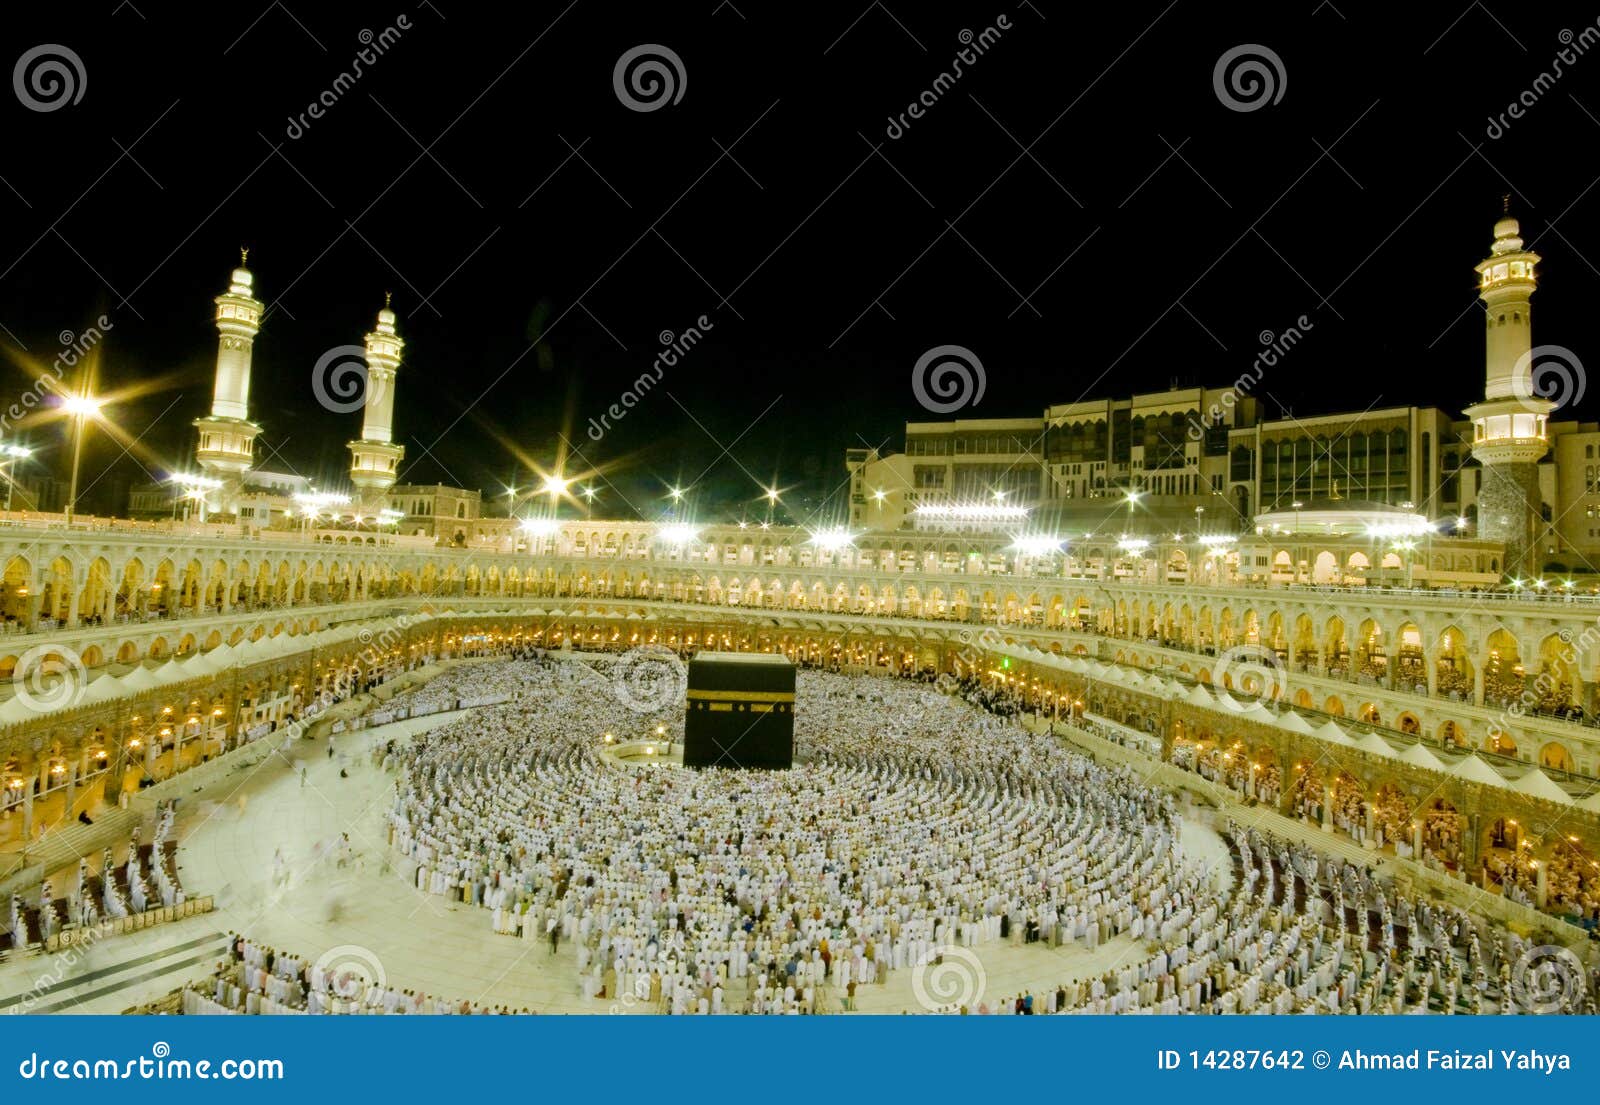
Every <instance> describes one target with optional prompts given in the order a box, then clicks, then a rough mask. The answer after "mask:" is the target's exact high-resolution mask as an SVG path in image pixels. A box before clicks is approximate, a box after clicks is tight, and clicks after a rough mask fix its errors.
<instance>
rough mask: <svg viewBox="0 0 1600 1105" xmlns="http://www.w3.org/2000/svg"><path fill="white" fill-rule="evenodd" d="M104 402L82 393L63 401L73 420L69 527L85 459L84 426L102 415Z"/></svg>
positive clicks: (68, 499) (68, 502)
mask: <svg viewBox="0 0 1600 1105" xmlns="http://www.w3.org/2000/svg"><path fill="white" fill-rule="evenodd" d="M102 405H103V400H100V399H96V398H95V397H94V396H92V395H89V394H87V393H83V392H80V393H79V394H77V395H69V396H67V397H66V398H65V399H63V400H62V401H61V409H62V410H63V411H65V412H66V413H67V414H68V415H69V416H71V418H72V480H71V483H70V484H69V485H68V488H67V509H66V515H67V526H68V527H69V528H70V527H71V525H72V508H73V507H74V506H76V505H77V502H78V463H79V461H80V460H81V459H82V457H83V424H84V422H85V421H88V420H90V419H93V418H96V417H98V416H99V414H100V408H101V406H102Z"/></svg>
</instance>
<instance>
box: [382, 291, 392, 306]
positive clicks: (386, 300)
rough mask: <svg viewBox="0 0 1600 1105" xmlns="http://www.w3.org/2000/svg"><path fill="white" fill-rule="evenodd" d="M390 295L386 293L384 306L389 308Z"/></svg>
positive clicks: (384, 294)
mask: <svg viewBox="0 0 1600 1105" xmlns="http://www.w3.org/2000/svg"><path fill="white" fill-rule="evenodd" d="M390 294H391V293H389V292H384V293H383V305H384V307H388V306H389V296H390Z"/></svg>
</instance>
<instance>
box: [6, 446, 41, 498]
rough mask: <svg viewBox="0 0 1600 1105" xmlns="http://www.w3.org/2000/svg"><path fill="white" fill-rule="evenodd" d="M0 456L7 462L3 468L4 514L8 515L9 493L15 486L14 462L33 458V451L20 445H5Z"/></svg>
mask: <svg viewBox="0 0 1600 1105" xmlns="http://www.w3.org/2000/svg"><path fill="white" fill-rule="evenodd" d="M0 456H3V457H4V458H5V461H6V462H7V463H6V466H5V477H6V513H7V514H9V513H11V491H12V489H13V488H14V487H16V486H17V477H16V464H15V463H14V462H15V461H19V460H26V459H27V458H28V457H31V456H33V450H32V449H28V448H26V447H24V446H21V445H7V446H4V447H3V448H0Z"/></svg>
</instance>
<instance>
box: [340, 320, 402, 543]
mask: <svg viewBox="0 0 1600 1105" xmlns="http://www.w3.org/2000/svg"><path fill="white" fill-rule="evenodd" d="M390 300H391V296H390V295H389V293H388V292H384V293H383V309H382V310H381V311H379V312H378V323H377V325H376V326H375V327H374V328H373V330H372V332H371V333H370V334H368V335H367V337H366V348H367V390H366V394H365V396H363V402H362V407H361V439H360V440H359V441H352V442H351V443H350V482H351V483H353V484H355V485H356V487H357V488H358V489H359V490H360V492H361V507H362V513H363V514H369V515H374V516H375V515H376V514H377V513H378V511H380V510H382V509H383V508H384V507H385V506H387V505H388V502H387V499H386V497H385V496H386V495H387V493H388V491H389V488H391V487H393V486H394V483H395V479H396V478H397V476H398V472H399V468H400V461H401V459H402V458H404V457H405V455H406V451H405V447H404V446H402V445H396V444H395V443H394V391H395V375H396V373H398V372H399V369H400V358H401V355H402V354H403V353H404V351H405V346H406V343H405V340H404V339H403V338H401V337H400V335H399V334H398V333H397V332H396V330H395V313H394V310H393V309H392V308H391V307H390V306H389V304H390Z"/></svg>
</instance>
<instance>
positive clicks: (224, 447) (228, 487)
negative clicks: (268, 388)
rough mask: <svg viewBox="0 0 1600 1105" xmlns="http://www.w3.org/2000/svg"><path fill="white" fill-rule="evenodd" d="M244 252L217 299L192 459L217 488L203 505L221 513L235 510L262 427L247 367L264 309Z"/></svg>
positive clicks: (195, 425)
mask: <svg viewBox="0 0 1600 1105" xmlns="http://www.w3.org/2000/svg"><path fill="white" fill-rule="evenodd" d="M249 254H250V251H249V250H248V249H240V251H239V267H238V268H236V269H234V270H233V273H232V275H231V276H230V278H229V282H228V289H227V291H225V292H223V293H222V294H221V295H219V296H217V298H216V300H215V301H214V302H215V303H216V313H215V315H214V316H213V317H214V318H215V321H216V324H217V332H218V335H219V337H218V342H217V370H216V379H215V381H214V383H213V385H212V392H211V414H210V415H209V416H208V417H205V418H197V419H195V422H194V427H195V429H196V430H197V431H198V432H199V442H198V444H197V447H196V449H195V459H196V460H197V461H199V463H200V468H201V469H202V471H204V472H205V474H206V475H208V476H210V477H211V478H213V479H216V480H218V481H220V483H221V486H220V487H219V488H218V489H216V490H215V491H214V492H213V493H212V495H211V496H209V498H210V499H211V500H212V501H211V502H210V503H209V504H208V505H210V506H211V508H212V509H218V510H221V511H222V512H223V513H225V514H226V513H233V512H235V511H236V510H237V505H238V493H239V486H240V483H241V481H242V478H243V476H244V473H245V472H247V471H249V470H250V466H251V465H252V464H253V463H254V462H255V439H256V435H257V434H259V433H260V432H261V427H260V426H259V425H257V424H256V423H254V422H252V421H250V362H251V359H252V356H253V354H254V350H255V340H256V334H257V333H258V332H260V330H261V313H262V311H263V309H264V307H265V305H264V304H263V303H262V302H261V301H260V300H258V299H257V298H256V297H255V276H254V275H253V274H252V273H251V272H250V270H249V269H247V268H245V260H246V259H247V258H248V257H249Z"/></svg>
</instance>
